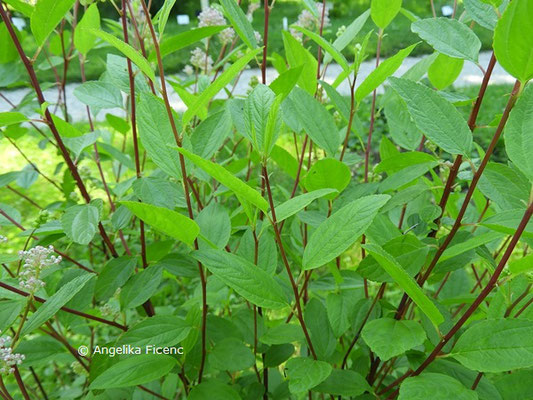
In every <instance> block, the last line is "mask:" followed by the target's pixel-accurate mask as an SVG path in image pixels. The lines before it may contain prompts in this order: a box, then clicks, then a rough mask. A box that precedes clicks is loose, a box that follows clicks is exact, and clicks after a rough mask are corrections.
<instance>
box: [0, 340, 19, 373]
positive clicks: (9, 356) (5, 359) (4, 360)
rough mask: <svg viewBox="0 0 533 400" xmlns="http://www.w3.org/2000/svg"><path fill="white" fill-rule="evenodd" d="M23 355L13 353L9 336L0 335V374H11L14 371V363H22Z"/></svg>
mask: <svg viewBox="0 0 533 400" xmlns="http://www.w3.org/2000/svg"><path fill="white" fill-rule="evenodd" d="M24 358H25V357H24V355H23V354H18V353H13V349H12V348H11V337H10V336H2V337H0V374H11V373H13V372H14V371H15V368H13V367H14V366H15V365H20V364H22V361H24Z"/></svg>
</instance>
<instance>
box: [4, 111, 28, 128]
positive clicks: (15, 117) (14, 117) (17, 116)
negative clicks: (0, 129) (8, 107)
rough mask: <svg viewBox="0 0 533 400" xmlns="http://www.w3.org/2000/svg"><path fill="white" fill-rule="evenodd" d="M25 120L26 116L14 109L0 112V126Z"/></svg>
mask: <svg viewBox="0 0 533 400" xmlns="http://www.w3.org/2000/svg"><path fill="white" fill-rule="evenodd" d="M27 120H28V118H26V116H25V115H24V114H22V113H19V112H16V111H13V112H2V113H0V126H8V125H13V124H18V123H20V122H24V121H27Z"/></svg>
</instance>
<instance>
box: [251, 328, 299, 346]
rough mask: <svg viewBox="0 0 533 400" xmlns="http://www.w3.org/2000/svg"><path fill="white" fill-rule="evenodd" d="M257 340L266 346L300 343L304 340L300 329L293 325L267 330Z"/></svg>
mask: <svg viewBox="0 0 533 400" xmlns="http://www.w3.org/2000/svg"><path fill="white" fill-rule="evenodd" d="M259 340H260V341H261V342H263V343H265V344H268V345H276V344H283V343H292V342H300V341H303V340H305V339H304V335H303V333H302V328H300V327H299V326H298V325H295V324H285V323H282V324H281V325H278V326H275V327H273V328H269V329H268V330H267V331H266V332H265V334H264V335H262V336H261V337H260V338H259Z"/></svg>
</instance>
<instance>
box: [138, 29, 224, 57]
mask: <svg viewBox="0 0 533 400" xmlns="http://www.w3.org/2000/svg"><path fill="white" fill-rule="evenodd" d="M225 28H226V26H203V27H201V28H196V29H192V30H190V31H186V32H182V33H178V34H177V35H174V36H171V37H169V38H168V39H165V40H163V41H162V42H161V44H160V46H159V51H160V53H161V57H165V56H167V55H169V54H172V53H174V52H176V51H178V50H181V49H184V48H185V47H188V46H190V45H192V44H194V43H196V42H198V41H200V40H202V39H205V38H207V37H209V36H212V35H216V34H217V33H219V32H220V31H222V30H224V29H225ZM148 60H149V61H155V60H156V53H155V51H154V52H152V53H150V55H149V56H148Z"/></svg>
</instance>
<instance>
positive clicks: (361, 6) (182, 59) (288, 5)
mask: <svg viewBox="0 0 533 400" xmlns="http://www.w3.org/2000/svg"><path fill="white" fill-rule="evenodd" d="M438 3H439V2H437V6H439V4H438ZM403 4H404V7H405V8H406V9H408V10H409V11H411V12H412V13H414V14H416V15H418V16H419V17H420V18H428V17H431V9H430V6H429V2H428V1H424V2H422V1H419V0H405V1H404V2H403ZM369 5H370V0H342V1H338V2H336V3H335V5H334V8H333V9H332V11H331V12H330V20H331V25H330V26H329V27H327V28H326V29H325V31H324V36H325V38H326V39H328V40H330V41H333V40H334V39H335V34H336V32H337V30H338V29H339V27H341V26H343V25H344V26H347V25H349V24H350V23H351V22H352V21H353V20H354V19H355V18H357V17H358V16H359V15H360V14H361V13H362V12H364V11H365V10H367V9H368V8H369ZM302 9H303V6H302V4H301V2H298V1H294V0H281V1H277V2H276V4H275V7H274V9H273V10H272V13H271V15H270V24H269V27H270V30H269V43H268V49H269V54H272V53H274V52H276V53H280V54H282V53H283V41H282V26H283V18H284V17H287V19H288V22H289V25H290V24H293V23H295V22H296V20H297V19H298V14H299V13H300V12H301V11H302ZM461 12H462V8H461V6H459V8H458V13H459V14H460V13H461ZM109 17H110V18H113V19H115V16H109ZM263 24H264V12H263V9H262V8H260V9H259V10H257V11H256V13H255V14H254V20H253V26H254V28H255V29H256V30H257V31H258V32H260V33H261V35H263ZM410 25H411V22H410V21H409V20H408V19H407V17H405V16H404V15H402V14H401V13H400V14H399V15H398V16H397V17H396V18H395V19H394V20H393V21H392V23H391V24H390V25H389V27H388V28H387V29H386V32H385V33H386V36H385V38H384V40H383V44H382V55H383V56H384V57H387V56H390V55H392V54H394V53H396V52H397V51H398V50H400V49H403V48H405V47H407V46H409V45H410V44H413V43H415V42H418V41H420V38H419V37H418V35H416V34H414V33H412V32H411V30H410ZM196 26H197V21H196V20H195V19H194V18H193V19H192V21H191V25H189V26H180V25H178V24H177V22H176V19H175V17H174V16H171V17H170V19H169V22H168V24H167V29H166V35H175V34H177V33H180V32H183V31H185V30H187V29H191V28H193V27H196ZM371 30H374V31H376V27H375V25H374V24H373V23H372V21H371V19H370V18H369V20H368V22H367V23H366V24H365V26H364V28H363V29H362V31H361V32H360V33H359V35H358V36H357V37H356V40H355V42H360V41H361V40H362V39H363V37H364V36H365V35H366V34H367V33H368V32H369V31H371ZM474 31H475V33H476V34H477V35H478V37H479V38H480V40H481V42H482V46H483V47H482V48H483V49H488V48H490V46H491V40H492V32H490V31H488V30H486V29H484V28H482V27H478V26H475V27H474ZM24 37H25V38H24V41H23V44H24V46H23V47H24V49H25V51H26V52H27V54H28V55H32V54H34V53H35V51H36V45H35V43H34V42H33V39H32V38H31V35H28V34H26V35H24ZM52 41H55V43H53V44H52V48H51V50H52V51H51V53H52V54H51V55H52V56H54V55H55V56H59V55H60V54H61V53H60V47H59V46H58V43H59V41H58V40H57V37H56V38H53V39H52ZM355 42H354V43H355ZM211 43H212V44H211V46H210V51H211V54H212V57H213V59H216V58H217V56H218V54H219V50H220V46H219V44H218V43H217V41H215V43H213V41H212V42H211ZM376 44H377V35H375V34H373V35H371V38H370V41H369V45H368V57H373V56H375V53H376ZM306 46H309V48H310V49H311V51H312V52H313V54H316V47H315V46H314V44H312V43H309V42H306ZM192 49H193V47H189V48H186V49H182V50H180V51H178V52H176V53H173V54H170V55H168V56H167V57H165V59H164V60H163V64H164V67H165V71H166V72H167V73H169V74H171V73H176V72H179V71H181V70H182V69H183V67H184V66H185V65H186V64H187V63H188V62H189V57H190V51H191V50H192ZM432 51H433V50H432V48H431V47H430V46H429V45H427V44H426V43H420V45H419V46H417V47H416V48H415V49H414V51H413V53H412V55H413V56H416V55H420V54H427V53H430V52H432ZM109 53H117V51H116V50H115V49H113V48H111V47H108V46H102V45H100V46H98V47H97V48H95V49H93V50H92V51H91V52H90V53H89V57H88V60H87V62H86V65H85V69H86V75H87V79H98V77H99V76H100V75H101V74H102V73H103V72H104V71H105V60H106V56H107V54H109ZM344 53H345V55H346V57H347V58H348V60H353V46H348V48H347V49H346V50H345V51H344ZM35 65H36V66H40V65H41V66H42V67H44V66H46V65H47V62H46V59H45V57H44V55H43V54H41V55H39V57H38V58H37V60H36V63H35ZM62 69H63V68H62V65H59V66H58V72H59V74H60V75H61V74H62ZM37 75H38V78H39V80H40V81H41V82H55V76H54V73H53V71H52V70H51V69H50V68H48V69H44V70H43V69H40V68H38V69H37ZM79 80H80V66H79V61H78V58H77V57H74V58H73V59H72V60H71V62H70V64H69V68H68V73H67V81H69V82H71V81H79Z"/></svg>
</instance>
